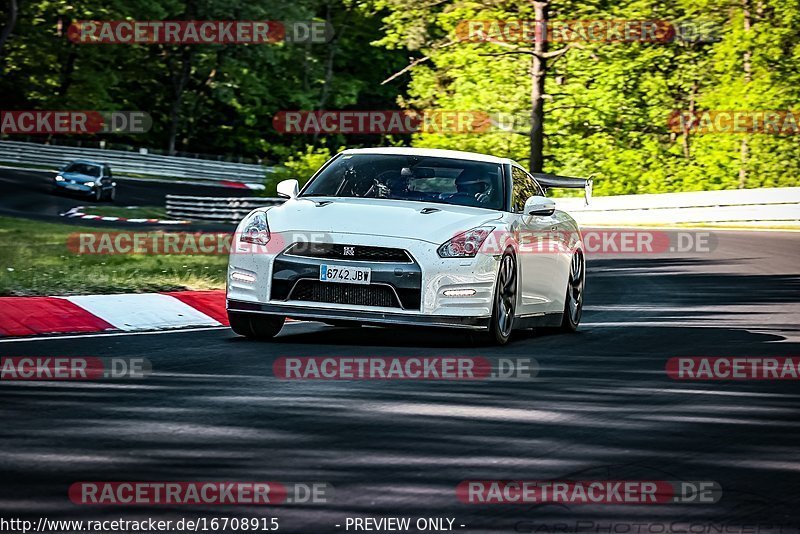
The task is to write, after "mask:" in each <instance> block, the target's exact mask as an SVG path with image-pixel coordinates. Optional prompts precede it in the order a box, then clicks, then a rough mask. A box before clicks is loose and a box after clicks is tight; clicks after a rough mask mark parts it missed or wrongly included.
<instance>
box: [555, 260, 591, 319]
mask: <svg viewBox="0 0 800 534" xmlns="http://www.w3.org/2000/svg"><path fill="white" fill-rule="evenodd" d="M585 285H586V262H585V260H584V259H583V253H581V251H578V252H576V253H575V254H574V255H573V256H572V261H571V262H570V266H569V280H568V281H567V294H566V297H565V298H564V316H563V318H562V320H561V326H560V328H559V329H560V330H561V331H562V332H569V333H572V332H575V331H576V330H578V325H579V324H580V322H581V316H582V315H583V293H584V291H583V290H584V287H585Z"/></svg>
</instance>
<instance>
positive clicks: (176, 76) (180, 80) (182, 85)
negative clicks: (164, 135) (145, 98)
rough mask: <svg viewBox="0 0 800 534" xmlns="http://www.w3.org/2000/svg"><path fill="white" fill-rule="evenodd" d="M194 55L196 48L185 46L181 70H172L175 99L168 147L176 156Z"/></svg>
mask: <svg viewBox="0 0 800 534" xmlns="http://www.w3.org/2000/svg"><path fill="white" fill-rule="evenodd" d="M192 57H194V50H192V49H191V48H189V47H185V48H184V51H183V54H182V55H181V64H180V71H179V72H174V71H173V72H172V86H173V99H172V105H171V106H170V110H169V146H168V149H167V150H168V153H169V155H170V156H174V155H175V152H176V151H175V143H176V138H177V137H178V125H179V124H178V123H179V122H180V118H181V103H182V100H183V92H184V90H185V89H186V84H187V83H188V82H189V75H190V74H191V70H192Z"/></svg>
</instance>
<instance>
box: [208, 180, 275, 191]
mask: <svg viewBox="0 0 800 534" xmlns="http://www.w3.org/2000/svg"><path fill="white" fill-rule="evenodd" d="M219 184H220V185H222V186H225V187H232V188H234V189H254V190H256V191H262V190H264V189H266V186H265V185H264V184H251V183H247V182H232V181H230V180H222V181H221V182H219Z"/></svg>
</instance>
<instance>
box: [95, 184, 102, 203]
mask: <svg viewBox="0 0 800 534" xmlns="http://www.w3.org/2000/svg"><path fill="white" fill-rule="evenodd" d="M94 199H95V201H96V202H100V201H101V200H103V190H102V189H100V188H99V187H98V188H97V189H95V190H94Z"/></svg>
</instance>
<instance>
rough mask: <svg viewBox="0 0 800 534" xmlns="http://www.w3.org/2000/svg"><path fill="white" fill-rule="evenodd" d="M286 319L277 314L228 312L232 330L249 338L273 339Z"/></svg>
mask: <svg viewBox="0 0 800 534" xmlns="http://www.w3.org/2000/svg"><path fill="white" fill-rule="evenodd" d="M285 321H286V318H285V317H279V316H275V315H264V316H258V315H251V314H245V313H233V312H228V322H229V323H230V325H231V330H233V331H234V332H236V333H237V334H239V335H240V336H244V337H246V338H249V339H262V340H267V339H272V338H274V337H275V336H276V335H278V332H280V331H281V328H283V323H284V322H285Z"/></svg>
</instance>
